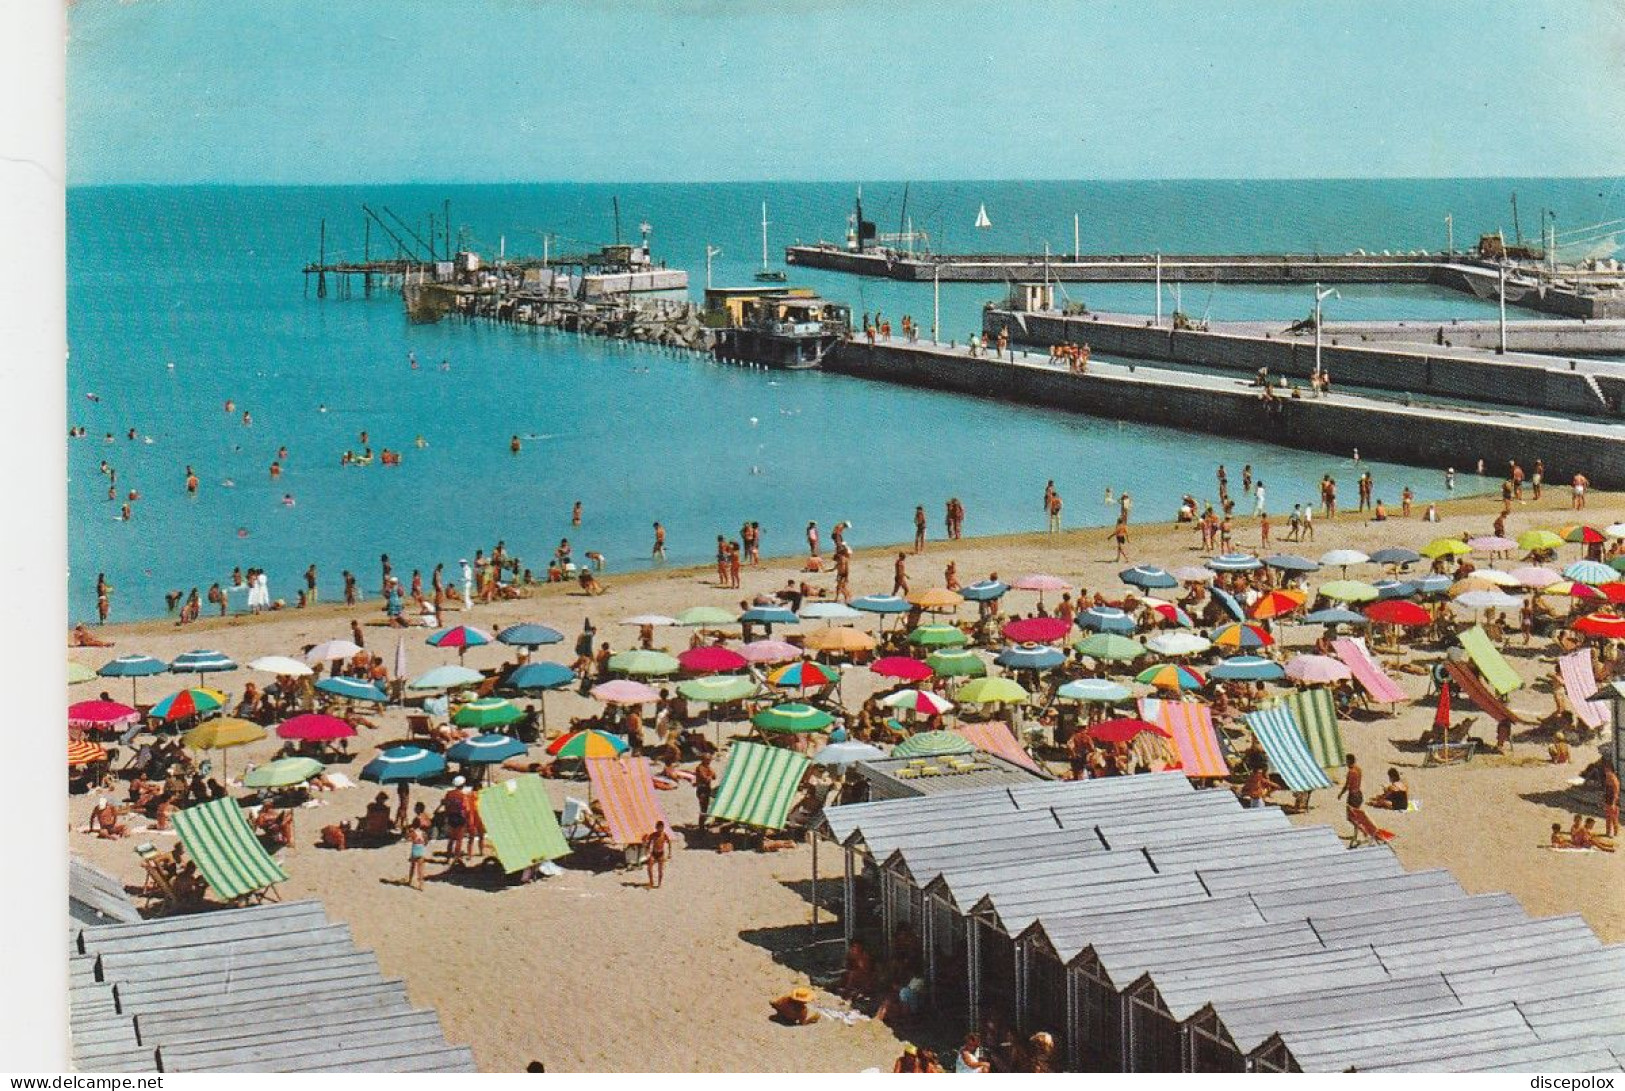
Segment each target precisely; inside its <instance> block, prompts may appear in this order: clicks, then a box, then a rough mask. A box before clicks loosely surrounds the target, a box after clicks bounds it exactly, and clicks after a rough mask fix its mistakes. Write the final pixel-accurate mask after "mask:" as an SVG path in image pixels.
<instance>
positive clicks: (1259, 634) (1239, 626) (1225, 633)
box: [1212, 621, 1275, 650]
mask: <svg viewBox="0 0 1625 1091" xmlns="http://www.w3.org/2000/svg"><path fill="white" fill-rule="evenodd" d="M1212 640H1213V644H1214V646H1215V647H1219V648H1234V649H1237V650H1240V649H1244V648H1267V647H1269V646H1270V645H1271V644H1274V643H1275V638H1274V637H1273V636H1271V635H1270V634H1269V632H1268V630H1266V629H1264V628H1263V627H1262V626H1258V625H1249V624H1247V623H1246V622H1244V621H1233V622H1231V623H1230V624H1229V625H1225V626H1222V627H1220V628H1218V629H1215V630H1214V631H1213V637H1212Z"/></svg>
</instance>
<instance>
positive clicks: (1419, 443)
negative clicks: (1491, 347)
mask: <svg viewBox="0 0 1625 1091" xmlns="http://www.w3.org/2000/svg"><path fill="white" fill-rule="evenodd" d="M824 367H825V368H826V369H827V370H830V371H835V372H839V373H842V374H846V375H853V376H858V377H860V378H866V379H873V380H878V381H881V382H891V383H901V384H904V385H908V386H915V387H922V388H925V389H930V390H943V391H950V392H953V393H958V394H970V395H975V396H978V397H991V398H998V399H1000V400H1003V401H1013V402H1020V403H1024V404H1029V405H1037V406H1043V407H1045V408H1048V409H1059V410H1067V411H1071V412H1076V413H1084V414H1088V415H1090V416H1096V417H1104V418H1107V419H1111V420H1126V421H1136V422H1139V423H1143V424H1154V425H1162V426H1165V427H1172V428H1180V429H1183V430H1186V431H1198V432H1205V433H1210V434H1213V435H1219V436H1225V437H1227V438H1232V439H1238V438H1239V439H1249V440H1255V441H1257V442H1259V443H1270V444H1276V445H1280V446H1286V447H1294V448H1298V449H1301V450H1309V451H1321V452H1325V453H1328V454H1337V455H1343V456H1347V454H1348V453H1349V451H1350V450H1351V449H1352V448H1354V447H1358V448H1359V449H1360V451H1361V453H1362V454H1364V455H1368V456H1370V457H1375V458H1380V459H1384V460H1387V461H1392V462H1400V463H1405V464H1408V465H1413V466H1422V467H1433V468H1436V469H1438V470H1440V471H1443V470H1444V469H1445V468H1446V467H1450V466H1454V467H1457V468H1460V469H1462V470H1466V469H1468V468H1470V467H1472V466H1474V464H1475V463H1476V461H1477V460H1478V459H1483V460H1484V464H1485V465H1486V466H1488V467H1504V466H1506V465H1507V463H1508V462H1509V461H1510V460H1512V459H1516V460H1518V461H1519V462H1521V463H1523V464H1524V465H1529V464H1532V463H1533V462H1534V460H1535V459H1537V458H1539V459H1543V460H1544V461H1545V463H1546V466H1547V475H1548V476H1547V479H1548V480H1549V481H1553V482H1556V481H1565V480H1567V479H1568V477H1569V476H1571V475H1573V474H1574V473H1584V474H1585V475H1586V476H1587V477H1588V478H1589V479H1590V480H1591V482H1592V483H1593V484H1594V485H1596V486H1597V487H1600V488H1621V487H1625V429H1620V430H1615V429H1612V428H1603V427H1600V426H1593V427H1592V428H1590V429H1583V430H1578V431H1577V430H1574V429H1569V428H1564V427H1561V424H1562V422H1553V421H1550V420H1547V421H1542V420H1540V419H1539V418H1531V417H1524V416H1520V415H1518V414H1511V413H1476V412H1474V411H1472V410H1459V411H1456V410H1444V409H1441V408H1440V407H1438V406H1405V405H1399V404H1393V403H1386V402H1378V401H1373V400H1371V399H1360V398H1356V397H1352V396H1333V397H1329V398H1318V399H1308V398H1306V399H1293V398H1286V399H1280V398H1277V399H1274V400H1273V401H1271V402H1269V403H1266V402H1264V401H1263V400H1262V399H1261V398H1260V397H1259V394H1258V392H1257V391H1256V390H1254V389H1249V388H1248V387H1246V386H1244V385H1242V384H1240V383H1239V382H1236V381H1234V380H1228V379H1220V378H1217V377H1214V376H1198V375H1186V374H1183V373H1180V372H1172V371H1166V370H1160V369H1141V370H1139V371H1138V372H1136V371H1134V370H1132V369H1126V368H1111V369H1109V370H1108V369H1107V368H1093V369H1091V370H1090V371H1088V372H1086V373H1082V374H1079V373H1073V372H1070V371H1068V370H1066V369H1065V368H1061V367H1056V366H1052V365H1049V364H1048V363H1047V362H1015V363H1012V362H1010V361H1009V360H998V359H989V358H987V357H986V356H981V357H972V356H970V355H969V354H968V353H967V352H966V351H965V350H964V349H951V348H948V347H945V346H927V345H907V344H878V345H869V344H867V343H864V342H859V341H846V342H842V343H841V344H840V345H839V346H837V347H836V349H835V350H834V351H833V352H832V353H831V354H830V355H829V356H828V357H827V358H826V359H825V362H824ZM1492 472H1493V471H1492Z"/></svg>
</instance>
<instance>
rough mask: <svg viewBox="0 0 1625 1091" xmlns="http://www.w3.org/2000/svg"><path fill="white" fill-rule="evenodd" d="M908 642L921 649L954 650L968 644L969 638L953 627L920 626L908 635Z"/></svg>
mask: <svg viewBox="0 0 1625 1091" xmlns="http://www.w3.org/2000/svg"><path fill="white" fill-rule="evenodd" d="M908 642H909V643H910V644H914V645H916V646H918V647H921V648H956V647H959V646H961V645H964V644H968V643H970V637H968V636H966V635H965V634H964V632H963V631H961V630H960V629H959V628H958V627H957V626H954V625H921V626H920V627H919V628H918V629H915V630H914V631H913V632H912V633H909V634H908Z"/></svg>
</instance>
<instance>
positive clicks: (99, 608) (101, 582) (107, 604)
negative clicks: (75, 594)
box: [96, 572, 113, 625]
mask: <svg viewBox="0 0 1625 1091" xmlns="http://www.w3.org/2000/svg"><path fill="white" fill-rule="evenodd" d="M112 596H113V585H112V584H110V583H108V582H107V573H106V572H98V573H96V616H97V617H99V618H100V619H101V624H103V625H106V624H107V617H108V615H109V614H111V613H112V611H113V599H112Z"/></svg>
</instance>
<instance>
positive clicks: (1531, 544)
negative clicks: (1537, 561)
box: [1518, 530, 1563, 552]
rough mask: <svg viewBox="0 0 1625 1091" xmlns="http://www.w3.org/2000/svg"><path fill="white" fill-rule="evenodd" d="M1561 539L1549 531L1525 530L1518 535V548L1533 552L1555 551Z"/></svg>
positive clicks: (1560, 543) (1560, 536)
mask: <svg viewBox="0 0 1625 1091" xmlns="http://www.w3.org/2000/svg"><path fill="white" fill-rule="evenodd" d="M1562 544H1563V537H1562V535H1559V534H1553V533H1552V532H1551V531H1549V530H1526V531H1524V532H1523V533H1522V534H1520V535H1518V548H1519V549H1522V550H1527V551H1530V552H1533V551H1535V550H1538V549H1557V548H1558V547H1559V546H1561V545H1562Z"/></svg>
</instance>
